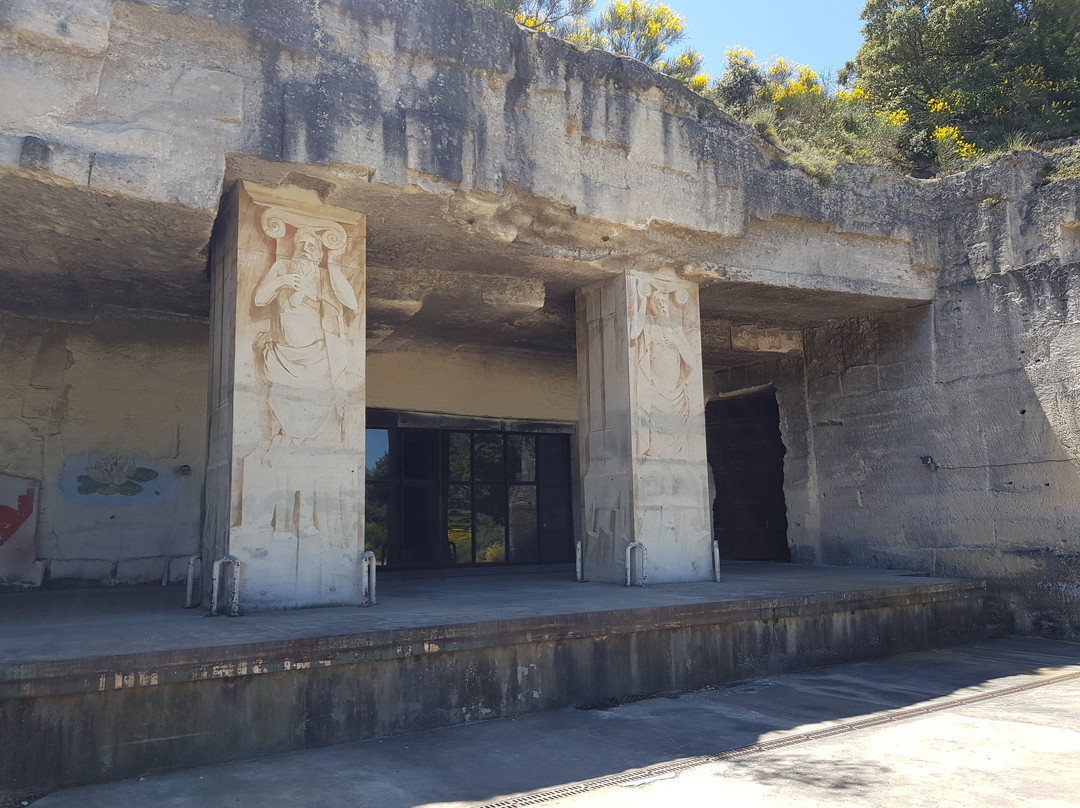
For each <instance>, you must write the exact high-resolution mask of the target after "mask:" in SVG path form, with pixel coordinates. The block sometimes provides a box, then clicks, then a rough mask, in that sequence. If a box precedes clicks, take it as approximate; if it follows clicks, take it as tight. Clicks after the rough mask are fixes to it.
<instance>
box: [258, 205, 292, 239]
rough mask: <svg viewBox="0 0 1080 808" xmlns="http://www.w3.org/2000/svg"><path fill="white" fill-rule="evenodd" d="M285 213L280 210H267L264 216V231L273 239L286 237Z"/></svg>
mask: <svg viewBox="0 0 1080 808" xmlns="http://www.w3.org/2000/svg"><path fill="white" fill-rule="evenodd" d="M285 224H286V223H285V212H284V211H283V210H281V209H280V208H267V209H266V210H265V211H264V212H263V215H262V229H263V232H264V233H266V235H268V236H269V237H270V238H272V239H281V238H284V237H285Z"/></svg>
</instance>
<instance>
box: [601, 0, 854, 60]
mask: <svg viewBox="0 0 1080 808" xmlns="http://www.w3.org/2000/svg"><path fill="white" fill-rule="evenodd" d="M664 2H666V4H667V5H668V6H670V7H671V8H672V9H673V10H674V11H677V12H678V13H679V14H681V15H682V16H683V17H685V18H686V27H687V32H688V33H689V37H688V39H686V40H684V41H683V42H682V43H680V44H679V45H678V46H677V48H678V50H682V48H683V47H685V46H686V45H687V44H689V45H690V46H691V47H693V48H694V49H695V50H697V51H700V52H701V53H703V54H704V55H705V70H706V71H707V72H709V73H710V74H711V75H712V76H713V77H717V76H719V75H720V74H721V73H722V72H723V70H724V52H725V51H726V50H727V49H728V48H729V47H732V46H740V47H743V48H749V49H750V50H752V51H753V52H754V54H755V55H756V56H757V57H758V58H759V59H761V60H767V59H768V58H769V57H771V56H783V57H784V58H786V59H788V60H790V61H793V62H798V63H799V64H805V65H810V66H811V67H813V68H814V69H815V70H816V71H817V72H818V73H819V74H825V73H830V72H833V73H834V72H835V71H836V69H837V68H839V67H841V66H842V65H843V64H844V62H846V61H847V60H848V59H854V58H855V52H856V51H858V49H859V45H861V44H862V34H861V33H860V31H861V30H862V21H861V20H860V19H859V14H860V13H861V12H862V10H863V6H864V5H865V0H817V2H812V1H810V0H664ZM603 5H605V3H604V1H603V0H601V1H600V2H598V3H597V6H598V7H600V6H603Z"/></svg>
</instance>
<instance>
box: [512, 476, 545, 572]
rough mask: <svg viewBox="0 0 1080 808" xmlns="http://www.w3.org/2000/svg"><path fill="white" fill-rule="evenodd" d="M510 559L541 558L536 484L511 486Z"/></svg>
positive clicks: (534, 560) (531, 559)
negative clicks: (538, 537)
mask: <svg viewBox="0 0 1080 808" xmlns="http://www.w3.org/2000/svg"><path fill="white" fill-rule="evenodd" d="M510 560H511V561H532V562H534V563H535V562H537V561H539V560H540V545H539V543H538V541H537V532H536V486H535V485H512V486H510Z"/></svg>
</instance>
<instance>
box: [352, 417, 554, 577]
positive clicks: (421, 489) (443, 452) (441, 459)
mask: <svg viewBox="0 0 1080 808" xmlns="http://www.w3.org/2000/svg"><path fill="white" fill-rule="evenodd" d="M367 457H368V461H367V508H366V520H365V521H366V530H367V533H366V543H367V547H368V549H370V550H372V551H374V552H375V554H376V558H377V559H378V561H379V563H380V564H384V565H387V566H390V567H400V568H422V567H429V568H430V567H454V566H471V565H501V564H530V563H531V564H536V563H565V562H568V561H571V560H572V558H573V549H572V545H573V540H572V530H571V510H570V439H569V436H568V435H565V434H548V433H539V434H529V433H504V432H480V431H456V430H455V431H452V430H430V429H401V428H389V429H369V430H368V454H367Z"/></svg>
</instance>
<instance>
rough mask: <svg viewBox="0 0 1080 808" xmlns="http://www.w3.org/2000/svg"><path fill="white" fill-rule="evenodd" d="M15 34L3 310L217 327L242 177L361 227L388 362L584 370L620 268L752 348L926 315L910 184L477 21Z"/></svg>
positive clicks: (543, 40) (926, 228)
mask: <svg viewBox="0 0 1080 808" xmlns="http://www.w3.org/2000/svg"><path fill="white" fill-rule="evenodd" d="M49 14H52V15H53V17H55V19H53V20H52V23H53V27H50V25H49V24H48V23H49V20H48V19H47V17H48V16H49ZM65 31H66V32H67V33H65ZM72 31H74V32H75V33H72ZM3 36H4V38H6V39H7V40H8V41H9V43H11V44H13V45H15V46H16V47H15V48H14V49H8V50H7V51H6V53H7V55H6V56H5V57H4V62H5V70H11V71H12V75H20V76H24V77H29V78H28V79H27V80H28V81H31V82H32V83H34V86H35V87H37V88H38V90H39V92H37V93H27V92H23V91H20V93H19V94H18V96H17V98H16V99H15V100H16V102H17V103H15V104H14V105H13V106H12V107H10V108H9V109H8V113H7V114H6V115H4V116H3V120H0V131H2V132H3V137H4V144H5V149H4V150H3V154H4V163H5V164H6V165H5V166H4V167H2V168H0V189H2V190H3V194H4V196H3V199H4V202H3V204H4V206H5V208H6V213H7V214H8V216H7V218H8V221H9V222H12V223H13V227H12V232H11V234H10V235H9V236H8V241H9V244H10V245H12V246H13V247H14V249H11V250H8V255H7V257H6V258H5V259H2V260H0V272H3V273H4V276H5V277H6V278H7V279H8V280H9V281H10V282H11V283H12V285H13V287H14V288H15V290H16V291H15V293H14V294H12V295H10V296H9V298H8V300H7V301H5V302H4V304H3V305H4V306H5V308H9V309H11V308H19V309H20V310H21V309H24V308H26V307H29V308H30V309H31V310H40V312H41V314H42V315H44V316H59V317H72V318H78V317H79V316H83V317H85V316H101V315H102V314H104V313H106V312H108V311H112V310H116V309H126V310H137V311H144V312H152V313H162V314H174V315H182V316H194V317H203V316H206V312H207V306H208V283H207V281H206V278H205V266H206V258H205V246H206V243H207V242H208V240H209V235H210V231H211V229H212V226H213V219H214V215H215V212H216V207H217V200H218V197H219V195H220V194H221V193H222V192H223V191H224V190H227V189H228V187H230V186H231V185H232V183H233V181H234V180H236V179H241V178H242V179H248V180H252V181H255V182H260V183H263V184H266V185H270V186H275V185H279V184H299V185H300V186H301V187H307V188H311V189H313V190H316V191H317V192H319V194H320V196H321V197H322V198H323V199H324V201H326V202H328V203H329V204H333V205H336V206H341V207H346V208H350V209H354V210H357V211H360V212H363V213H365V214H366V215H367V216H368V239H369V242H368V250H369V253H368V263H369V270H370V273H371V280H370V284H371V286H370V291H371V316H370V319H369V330H370V331H372V334H373V336H374V337H375V339H374V340H373V344H372V348H373V349H375V350H377V349H378V344H379V338H380V336H381V337H386V336H389V335H391V334H396V335H397V336H398V338H409V339H415V340H431V341H450V342H454V341H458V342H468V343H474V344H476V343H479V344H483V343H485V342H490V343H495V344H508V345H512V346H516V347H523V348H530V349H538V350H555V351H559V352H565V351H570V350H572V347H573V295H574V291H575V289H577V288H579V287H580V286H582V285H584V284H586V283H589V282H591V281H593V280H596V279H598V278H601V277H604V276H605V275H607V274H610V273H612V272H621V271H626V270H630V271H645V272H655V273H660V274H670V275H680V276H683V277H686V278H689V279H692V280H695V281H697V282H698V283H700V284H701V288H702V310H703V313H705V314H706V315H707V316H709V317H712V318H714V319H717V320H721V321H728V322H730V323H732V324H734V325H736V326H737V325H739V324H747V323H754V324H757V325H759V326H762V327H774V328H789V329H798V328H802V327H806V326H807V325H812V324H814V323H816V322H821V321H822V320H824V319H829V318H832V317H837V316H844V317H850V316H857V315H862V314H870V313H873V312H875V311H881V310H887V309H891V308H901V307H905V306H910V305H918V304H920V303H923V302H926V301H928V300H929V299H930V298H931V297H932V295H933V287H934V271H933V266H934V265H935V263H936V261H937V257H936V245H935V239H934V234H933V232H932V227H931V226H930V225H931V223H932V219H933V216H932V215H931V214H929V213H928V212H926V211H925V204H924V203H923V202H922V198H923V197H924V196H925V195H924V194H923V192H922V190H921V189H920V187H919V186H918V184H917V183H915V182H913V181H909V180H904V179H902V178H898V177H895V176H892V175H888V174H887V173H886V172H882V171H880V170H875V169H865V168H852V169H849V170H847V171H845V172H841V175H840V176H839V177H838V178H837V181H836V182H834V183H833V184H832V185H831V186H829V187H823V186H822V185H821V184H820V183H818V182H817V181H815V180H813V179H811V178H808V177H806V176H805V175H802V174H801V173H800V172H797V171H794V170H791V169H785V168H780V167H777V166H776V165H775V164H774V158H775V157H776V153H775V150H774V149H773V148H772V147H771V146H769V144H767V143H766V142H765V141H764V140H763V139H762V138H760V137H759V136H758V135H757V134H756V133H754V132H753V131H752V130H750V129H747V128H745V127H743V126H741V125H740V124H738V123H737V122H735V121H734V120H733V119H731V118H730V117H728V116H727V115H725V114H724V113H722V112H720V111H719V110H717V109H716V108H715V107H713V106H712V105H711V104H709V103H708V102H706V101H704V99H702V98H700V97H699V96H697V95H695V94H693V93H691V92H690V91H688V90H686V89H685V88H683V87H681V86H680V85H678V84H677V83H676V82H674V81H673V80H671V79H669V78H667V77H663V76H660V75H658V74H656V73H655V72H653V71H651V70H649V69H648V68H646V67H645V66H644V65H641V64H640V63H637V62H635V61H633V60H630V59H625V58H619V57H613V56H611V55H609V54H605V53H600V52H581V51H579V50H577V49H575V48H574V47H572V46H570V45H568V44H567V43H564V42H560V41H558V40H555V39H552V38H551V37H548V36H546V35H543V34H537V33H535V32H531V31H527V30H525V29H522V28H520V27H519V26H517V25H516V24H514V23H513V22H512V21H511V20H509V19H508V18H506V17H504V16H502V15H499V14H497V13H495V12H492V11H491V10H490V9H487V8H485V7H481V6H477V5H474V4H471V3H469V2H456V1H455V0H439V2H429V1H428V0H425V1H424V2H419V0H406V1H405V2H390V0H348V2H342V3H336V4H335V3H325V2H322V3H313V2H307V0H292V2H288V3H269V4H268V3H257V2H254V3H248V4H245V5H244V6H243V8H239V7H237V6H235V4H231V3H216V2H204V3H188V2H180V1H179V0H175V1H170V2H155V3H143V2H132V1H131V0H111V1H110V0H93V1H91V0H86V2H71V3H69V4H67V5H65V6H63V7H58V10H57V9H53V10H52V11H42V10H37V9H35V7H34V5H33V4H30V3H15V4H12V6H11V9H10V10H9V11H8V13H7V19H6V20H4V30H3ZM80 37H81V38H80ZM75 39H77V40H78V41H77V42H76V41H74V40H75ZM84 40H85V41H84ZM88 313H89V314H88ZM713 349H714V352H716V353H717V354H718V355H722V354H723V352H724V350H725V349H722V348H721V346H719V345H716V346H713ZM727 350H733V349H727Z"/></svg>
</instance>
